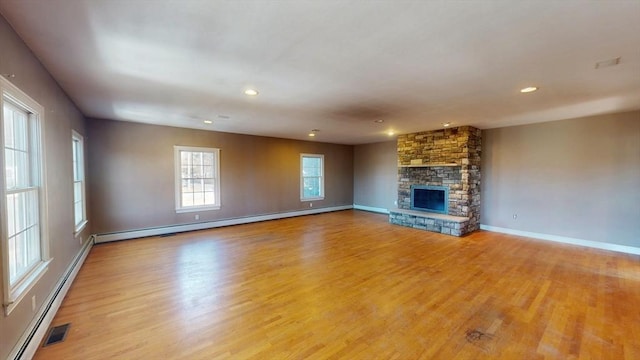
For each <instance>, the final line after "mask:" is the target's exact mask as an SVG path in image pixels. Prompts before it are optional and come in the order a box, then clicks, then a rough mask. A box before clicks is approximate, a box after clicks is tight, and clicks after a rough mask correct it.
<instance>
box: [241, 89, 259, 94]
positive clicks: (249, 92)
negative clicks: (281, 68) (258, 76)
mask: <svg viewBox="0 0 640 360" xmlns="http://www.w3.org/2000/svg"><path fill="white" fill-rule="evenodd" d="M244 94H245V95H248V96H256V95H258V90H256V89H247V90H245V91H244Z"/></svg>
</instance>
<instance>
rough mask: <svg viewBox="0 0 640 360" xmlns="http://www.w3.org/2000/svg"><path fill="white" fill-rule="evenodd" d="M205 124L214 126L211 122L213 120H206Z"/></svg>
mask: <svg viewBox="0 0 640 360" xmlns="http://www.w3.org/2000/svg"><path fill="white" fill-rule="evenodd" d="M203 122H204V123H205V124H213V121H211V120H204V121H203Z"/></svg>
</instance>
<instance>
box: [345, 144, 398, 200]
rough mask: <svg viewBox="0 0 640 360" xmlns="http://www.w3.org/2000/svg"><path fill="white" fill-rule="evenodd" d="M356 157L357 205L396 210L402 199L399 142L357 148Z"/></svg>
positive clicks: (355, 195)
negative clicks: (399, 183)
mask: <svg viewBox="0 0 640 360" xmlns="http://www.w3.org/2000/svg"><path fill="white" fill-rule="evenodd" d="M353 158H354V161H353V176H354V185H355V186H354V189H353V203H354V204H355V205H361V206H369V207H374V208H380V209H387V210H388V209H392V208H395V207H396V204H395V201H396V200H397V198H398V175H397V174H398V155H397V143H396V141H395V140H393V141H385V142H381V143H375V144H365V145H357V146H355V147H354V153H353Z"/></svg>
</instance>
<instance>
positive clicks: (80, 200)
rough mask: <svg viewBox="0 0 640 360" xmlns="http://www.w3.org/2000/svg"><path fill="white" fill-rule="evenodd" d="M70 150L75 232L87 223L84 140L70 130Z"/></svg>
mask: <svg viewBox="0 0 640 360" xmlns="http://www.w3.org/2000/svg"><path fill="white" fill-rule="evenodd" d="M71 152H72V161H73V219H74V223H75V233H76V234H78V233H79V232H80V231H82V229H83V228H84V226H85V225H86V224H87V205H86V200H85V199H86V195H85V182H84V140H83V138H82V135H80V134H78V133H77V132H75V131H73V130H72V131H71Z"/></svg>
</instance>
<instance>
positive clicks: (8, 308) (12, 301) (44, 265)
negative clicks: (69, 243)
mask: <svg viewBox="0 0 640 360" xmlns="http://www.w3.org/2000/svg"><path fill="white" fill-rule="evenodd" d="M52 260H53V258H51V259H49V260H47V261H41V262H40V263H39V264H38V265H37V266H36V267H35V268H34V269H33V270H31V272H30V273H29V275H27V277H26V278H24V279H23V280H22V283H21V284H20V285H19V286H17V287H16V288H15V289H13V290H12V291H10V292H9V299H8V301H6V303H5V305H4V314H5V315H6V316H9V314H11V312H12V311H13V309H15V308H16V307H17V306H18V304H20V301H22V299H24V297H25V296H26V295H27V294H28V293H29V290H31V289H32V288H33V287H34V286H35V285H36V283H37V282H38V280H40V278H42V276H43V275H44V273H46V272H47V270H49V264H50V263H51V261H52Z"/></svg>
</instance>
